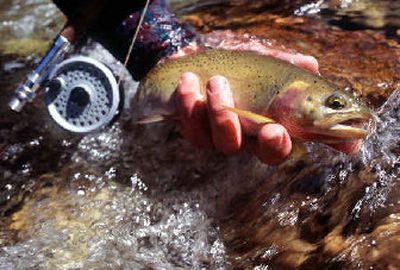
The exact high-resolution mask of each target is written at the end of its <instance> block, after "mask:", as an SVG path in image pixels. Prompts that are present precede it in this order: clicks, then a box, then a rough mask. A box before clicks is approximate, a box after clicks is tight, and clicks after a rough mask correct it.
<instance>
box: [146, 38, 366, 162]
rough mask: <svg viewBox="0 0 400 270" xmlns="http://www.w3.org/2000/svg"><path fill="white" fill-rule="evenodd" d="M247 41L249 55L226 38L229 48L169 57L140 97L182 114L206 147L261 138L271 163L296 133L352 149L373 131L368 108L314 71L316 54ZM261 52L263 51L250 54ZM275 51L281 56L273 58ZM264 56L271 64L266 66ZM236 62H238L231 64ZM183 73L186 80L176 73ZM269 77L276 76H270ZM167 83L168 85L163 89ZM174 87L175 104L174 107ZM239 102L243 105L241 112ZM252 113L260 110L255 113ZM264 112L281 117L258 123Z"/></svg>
mask: <svg viewBox="0 0 400 270" xmlns="http://www.w3.org/2000/svg"><path fill="white" fill-rule="evenodd" d="M244 44H245V45H243V44H240V47H236V48H233V49H234V50H235V51H243V53H240V52H238V53H235V52H232V46H231V45H232V44H225V45H224V46H226V47H222V48H221V47H219V48H217V49H220V48H221V49H223V50H214V51H213V50H211V51H207V52H205V53H204V52H200V53H197V52H190V53H189V55H190V54H193V55H194V56H193V58H192V59H190V60H188V59H187V57H183V58H180V57H179V58H176V59H174V60H172V61H166V65H164V66H163V65H161V67H159V68H156V69H155V70H154V71H152V72H150V75H149V76H148V79H147V80H146V81H144V82H143V83H142V94H140V95H139V100H140V99H141V100H142V102H141V103H142V104H147V105H150V106H147V105H145V106H144V107H143V108H146V107H147V108H149V109H150V112H155V111H159V112H161V114H164V112H165V115H168V114H174V115H175V119H179V124H180V127H181V133H182V135H183V137H184V138H186V139H187V140H188V141H189V142H191V143H192V144H193V145H195V146H198V147H201V148H212V147H214V148H216V149H217V150H218V151H220V152H223V153H225V154H228V155H229V154H233V153H235V152H237V151H239V150H240V149H241V148H242V146H243V145H244V139H243V138H247V137H255V138H257V140H256V143H254V146H253V150H254V153H255V155H256V156H257V157H258V158H259V159H260V160H261V161H262V162H264V163H267V164H279V163H281V162H282V161H284V160H285V159H286V158H287V157H288V155H289V154H290V152H291V149H292V138H294V137H295V139H296V140H298V139H300V140H316V141H320V142H323V143H325V144H328V145H330V146H331V147H333V148H335V149H336V150H339V151H342V152H344V153H347V154H352V153H355V152H357V151H358V150H359V147H360V144H361V140H360V139H361V138H363V137H365V136H366V131H365V130H364V129H362V128H357V126H358V124H359V123H360V122H365V121H366V120H367V119H368V118H369V112H368V109H367V108H365V107H364V106H363V105H362V104H359V103H358V101H356V100H355V99H354V98H353V97H351V96H349V95H348V94H346V93H344V92H343V91H340V90H338V89H337V88H336V87H334V86H333V85H331V84H330V83H329V82H326V81H325V80H324V79H322V78H321V77H319V76H317V75H313V74H316V73H317V72H318V63H317V61H316V59H315V58H313V57H311V56H305V55H301V54H298V53H295V52H291V51H284V50H279V49H276V48H272V49H270V48H265V47H256V48H255V49H254V46H253V45H254V44H253V45H246V43H244ZM254 50H255V51H256V52H257V53H251V52H249V51H254ZM229 51H231V52H229ZM257 55H262V56H257ZM263 56H269V57H263ZM271 56H272V58H276V59H279V61H276V60H270V58H271ZM189 58H190V56H189ZM209 59H212V60H210V61H209ZM240 59H241V60H240ZM280 60H283V61H285V62H289V63H291V64H293V65H295V66H297V67H300V69H299V68H295V67H294V66H293V65H288V64H285V63H283V62H282V61H280ZM258 61H261V62H263V61H265V63H264V64H262V65H259V64H261V63H257V62H258ZM174 62H175V63H174ZM267 62H271V63H267ZM229 63H231V66H227V65H229ZM224 65H225V66H224ZM257 65H259V67H256V66H257ZM270 65H271V66H270ZM241 66H245V68H244V69H242V68H241ZM165 67H167V68H165ZM253 68H255V69H256V70H252V69H253ZM265 68H267V69H277V70H279V71H276V70H267V71H266V69H265ZM282 68H283V69H282ZM205 69H206V70H205ZM207 69H208V70H207ZM213 69H214V70H213ZM235 69H236V70H235ZM186 70H190V71H193V73H192V72H185V71H186ZM240 70H242V71H240ZM304 70H306V71H307V72H305V71H304ZM177 72H178V73H177ZM179 72H180V73H179ZM262 73H265V74H262ZM179 74H180V75H179ZM207 74H209V75H207ZM257 74H258V75H257ZM261 74H262V75H261ZM288 74H290V76H289V77H288ZM176 75H179V76H180V79H172V77H175V76H176ZM221 75H224V76H226V77H223V76H221ZM264 75H265V76H264ZM279 77H282V78H279ZM266 78H271V80H272V81H273V82H271V81H270V82H267V81H265V79H266ZM155 80H157V81H158V82H155ZM174 82H175V83H174ZM231 82H232V84H233V87H234V88H232V89H231V86H232V84H231ZM173 85H175V87H173ZM165 87H167V88H168V90H161V89H166V88H165ZM254 87H255V88H254ZM260 87H261V88H260ZM151 88H152V89H151ZM240 88H242V89H240ZM149 89H151V90H149ZM257 89H258V90H257ZM274 89H275V90H274ZM174 90H176V91H174ZM160 91H161V92H160ZM172 91H174V92H175V93H174V95H173V100H175V101H174V102H172V103H173V104H174V107H175V109H172V108H171V104H172V103H171V93H172ZM232 91H233V93H232ZM170 92H171V93H170ZM271 93H274V94H272V96H271ZM305 94H307V95H309V96H308V97H307V96H306V95H305ZM250 95H251V96H250ZM275 95H277V96H275ZM234 96H235V100H234ZM256 96H257V97H256ZM271 100H273V101H272V102H271ZM143 101H144V102H143ZM157 104H158V105H157ZM166 104H169V105H166ZM267 104H269V105H267ZM160 105H161V106H160ZM235 105H236V106H238V105H239V108H240V109H239V110H235V109H234V108H235ZM265 106H266V107H265ZM154 109H155V110H154ZM249 112H253V115H250V116H249V115H248V113H249ZM145 114H146V113H145ZM260 114H261V115H260ZM257 115H258V116H260V117H261V118H262V117H264V120H265V119H267V120H268V121H269V120H271V119H269V118H268V117H265V115H268V116H270V115H273V117H272V118H273V120H272V121H269V122H268V121H267V122H268V123H267V122H263V121H264V120H263V119H261V123H260V122H258V123H257V121H255V120H254V119H255V118H254V116H256V118H257ZM282 116H283V117H282ZM285 116H286V117H287V119H285ZM249 119H251V120H250V121H249ZM275 120H276V121H275ZM354 123H355V124H356V126H354V127H353V126H352V125H353V124H354ZM288 128H289V130H288ZM244 135H245V136H244ZM246 135H247V136H246ZM251 141H253V140H251Z"/></svg>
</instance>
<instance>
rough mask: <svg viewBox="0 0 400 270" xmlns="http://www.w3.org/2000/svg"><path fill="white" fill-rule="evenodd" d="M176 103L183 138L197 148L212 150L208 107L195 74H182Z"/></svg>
mask: <svg viewBox="0 0 400 270" xmlns="http://www.w3.org/2000/svg"><path fill="white" fill-rule="evenodd" d="M176 101H177V107H178V113H179V116H180V119H181V121H180V128H181V134H182V136H183V137H184V138H185V139H186V140H188V141H189V142H190V143H192V144H193V145H195V146H197V147H201V148H211V147H212V140H211V135H210V134H211V131H210V126H209V124H208V116H207V106H206V104H205V102H204V97H203V96H202V95H201V93H200V81H199V79H198V77H197V76H196V75H195V74H193V73H190V72H186V73H183V74H182V76H181V78H180V81H179V84H178V88H177V90H176Z"/></svg>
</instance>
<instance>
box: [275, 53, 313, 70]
mask: <svg viewBox="0 0 400 270" xmlns="http://www.w3.org/2000/svg"><path fill="white" fill-rule="evenodd" d="M269 53H270V54H269V55H270V56H273V57H275V58H278V59H281V60H283V61H286V62H289V63H291V64H293V65H295V66H298V67H300V68H302V69H305V70H307V71H309V72H311V73H315V74H316V73H318V61H317V59H315V58H314V57H313V56H309V55H303V54H299V53H290V52H286V51H281V50H276V49H275V50H271V51H270V52H269Z"/></svg>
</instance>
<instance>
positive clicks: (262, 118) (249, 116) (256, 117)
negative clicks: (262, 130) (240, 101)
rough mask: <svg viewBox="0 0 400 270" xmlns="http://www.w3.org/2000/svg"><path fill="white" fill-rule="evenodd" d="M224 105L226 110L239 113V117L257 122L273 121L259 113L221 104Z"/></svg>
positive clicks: (267, 122) (266, 122) (268, 122)
mask: <svg viewBox="0 0 400 270" xmlns="http://www.w3.org/2000/svg"><path fill="white" fill-rule="evenodd" d="M222 107H224V108H225V109H226V110H228V111H231V112H234V113H236V114H237V115H239V116H240V117H243V118H246V119H248V120H251V121H253V122H255V123H257V124H270V123H275V121H274V120H273V119H271V118H268V117H266V116H264V115H261V114H257V113H253V112H250V111H245V110H241V109H238V108H232V107H229V106H222Z"/></svg>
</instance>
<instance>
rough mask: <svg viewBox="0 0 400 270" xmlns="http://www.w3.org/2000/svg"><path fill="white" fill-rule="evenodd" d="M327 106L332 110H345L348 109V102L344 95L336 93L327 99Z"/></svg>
mask: <svg viewBox="0 0 400 270" xmlns="http://www.w3.org/2000/svg"><path fill="white" fill-rule="evenodd" d="M325 105H326V106H327V107H329V108H331V109H334V110H339V109H343V108H344V107H346V105H347V102H346V99H345V98H344V97H343V96H342V95H340V94H338V93H335V94H332V95H330V96H329V97H328V98H327V99H326V101H325Z"/></svg>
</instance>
